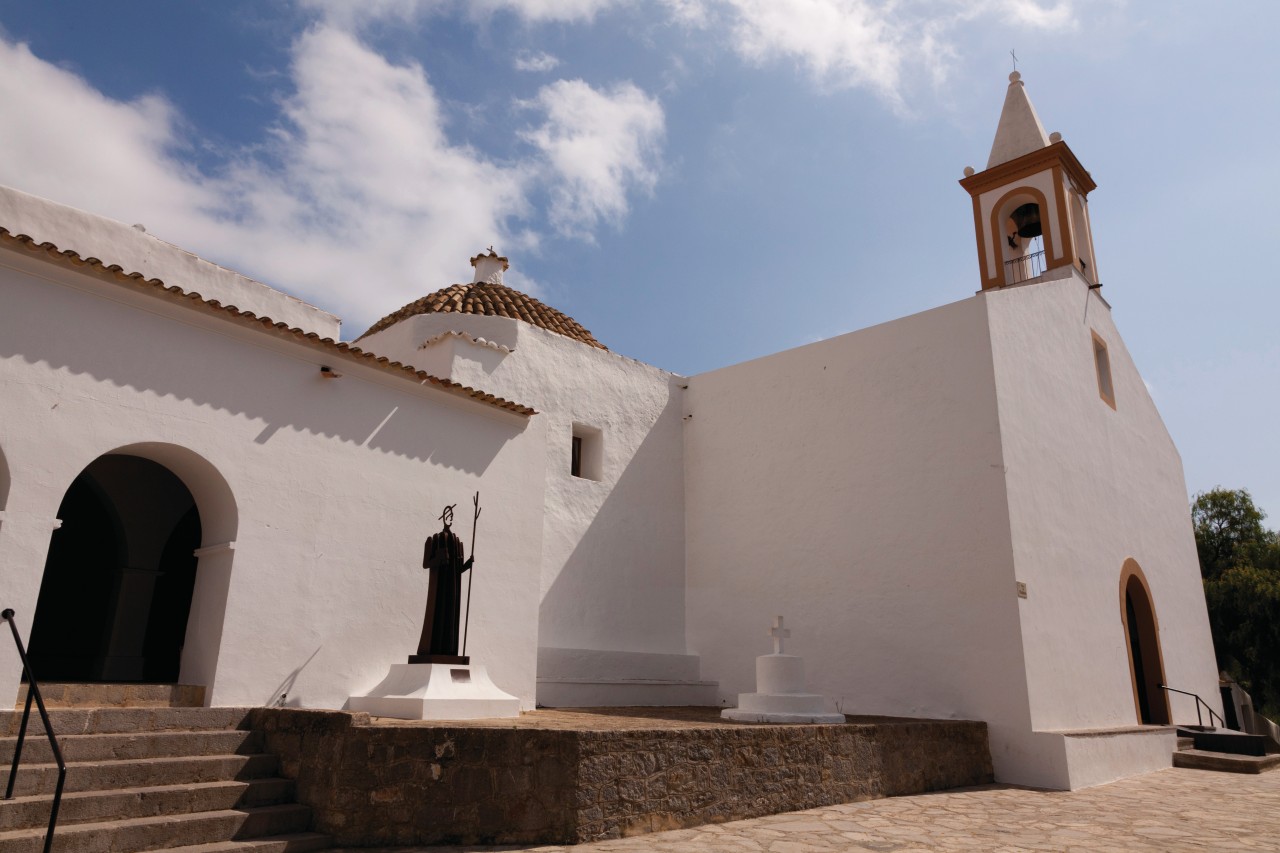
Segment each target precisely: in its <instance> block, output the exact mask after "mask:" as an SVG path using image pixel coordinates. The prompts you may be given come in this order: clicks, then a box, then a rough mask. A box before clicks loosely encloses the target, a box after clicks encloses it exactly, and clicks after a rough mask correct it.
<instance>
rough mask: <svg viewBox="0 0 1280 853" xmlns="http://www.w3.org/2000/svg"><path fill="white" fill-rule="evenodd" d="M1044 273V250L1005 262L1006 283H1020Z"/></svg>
mask: <svg viewBox="0 0 1280 853" xmlns="http://www.w3.org/2000/svg"><path fill="white" fill-rule="evenodd" d="M1042 275H1044V250H1043V249H1041V250H1040V251H1038V252H1032V253H1031V254H1029V255H1023V256H1022V257H1020V258H1014V259H1013V260H1011V261H1005V262H1004V283H1005V284H1018V283H1019V282H1023V281H1030V280H1031V279H1033V278H1039V277H1040V276H1042Z"/></svg>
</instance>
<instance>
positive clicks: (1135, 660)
mask: <svg viewBox="0 0 1280 853" xmlns="http://www.w3.org/2000/svg"><path fill="white" fill-rule="evenodd" d="M1120 620H1121V622H1122V624H1123V625H1124V639H1125V647H1126V649H1127V651H1128V656H1129V677H1130V681H1131V682H1132V685H1133V704H1134V710H1135V712H1136V714H1137V718H1138V722H1139V723H1141V724H1143V725H1168V724H1169V723H1170V722H1172V715H1171V713H1170V711H1169V695H1168V694H1167V693H1166V692H1165V690H1164V679H1165V675H1164V656H1163V655H1162V654H1161V651H1160V623H1159V620H1157V619H1156V611H1155V605H1154V604H1153V603H1152V600H1151V588H1150V587H1149V586H1148V584H1147V578H1146V575H1144V574H1143V572H1142V567H1141V566H1139V565H1138V563H1137V561H1135V560H1132V559H1129V560H1125V562H1124V567H1123V568H1122V569H1121V572H1120Z"/></svg>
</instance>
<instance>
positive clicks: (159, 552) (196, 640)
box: [29, 444, 236, 686]
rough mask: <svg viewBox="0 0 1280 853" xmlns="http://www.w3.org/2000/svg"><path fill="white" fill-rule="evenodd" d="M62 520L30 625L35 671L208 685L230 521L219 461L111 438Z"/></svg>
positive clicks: (60, 676) (44, 675) (71, 493)
mask: <svg viewBox="0 0 1280 853" xmlns="http://www.w3.org/2000/svg"><path fill="white" fill-rule="evenodd" d="M58 518H59V519H60V520H61V522H62V523H61V526H60V527H59V528H58V529H57V530H56V531H55V532H54V534H53V538H52V541H51V543H50V547H49V553H48V557H47V559H46V562H45V570H44V576H43V579H42V582H41V587H40V594H39V598H38V601H37V604H36V612H35V616H34V618H33V622H32V628H31V641H30V644H29V645H30V658H31V663H32V669H33V671H34V672H35V674H36V677H37V678H39V679H41V680H49V681H76V682H153V683H167V682H177V681H179V680H182V681H185V682H187V683H197V684H206V686H208V685H209V684H210V682H211V680H212V674H213V669H214V666H215V665H216V659H217V645H218V644H219V643H220V640H221V621H222V617H223V616H224V614H225V608H226V593H227V585H228V582H229V578H230V575H229V563H230V552H231V550H232V549H233V547H234V542H233V541H232V538H233V537H234V533H235V527H236V517H235V503H234V500H232V499H231V495H230V490H229V488H227V486H226V483H225V481H224V480H223V479H222V478H221V476H220V475H219V474H218V473H217V472H216V470H214V469H213V467H212V466H211V465H210V464H209V463H208V462H207V461H205V460H204V459H202V458H201V457H199V456H197V455H196V454H194V453H192V452H191V451H189V450H186V449H184V448H180V447H176V446H173V445H164V444H145V445H132V446H129V447H123V448H118V449H116V450H114V451H111V452H109V453H107V454H104V455H102V456H99V457H98V458H97V459H95V460H93V461H92V462H91V463H89V465H87V466H86V467H85V468H84V469H83V470H82V471H81V472H80V474H79V475H78V476H77V477H76V478H75V480H74V481H73V482H72V483H71V485H70V486H69V487H68V489H67V492H66V494H65V495H64V496H63V500H62V503H61V505H60V506H59V509H58ZM224 537H225V538H224ZM223 563H225V564H226V565H225V566H224V565H221V564H223ZM209 564H212V565H209ZM211 622H212V623H216V630H212V631H211V630H209V627H210V623H211Z"/></svg>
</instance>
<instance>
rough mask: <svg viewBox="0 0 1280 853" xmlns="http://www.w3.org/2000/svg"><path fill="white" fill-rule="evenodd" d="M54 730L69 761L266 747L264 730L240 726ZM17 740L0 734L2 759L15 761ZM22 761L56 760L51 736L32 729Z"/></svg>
mask: <svg viewBox="0 0 1280 853" xmlns="http://www.w3.org/2000/svg"><path fill="white" fill-rule="evenodd" d="M55 726H56V724H55ZM54 732H55V735H57V737H58V746H59V747H60V748H61V750H62V760H63V761H65V762H67V763H68V764H71V763H73V762H79V761H123V760H125V759H130V758H160V757H166V756H179V755H180V756H193V755H250V754H253V753H256V752H261V751H262V735H261V734H260V733H258V732H251V731H241V730H238V729H230V730H227V731H163V732H151V733H145V734H144V733H141V732H131V733H116V732H112V733H108V734H92V735H59V734H57V729H56V728H55V729H54ZM17 740H18V739H17V738H16V737H5V738H0V763H3V764H10V763H12V761H13V750H14V745H15V744H16V743H17ZM22 761H23V763H26V762H28V761H30V762H32V763H35V764H47V763H49V762H52V761H53V749H52V747H50V745H49V741H48V739H47V738H45V737H44V736H43V735H39V736H36V737H32V736H31V734H30V733H28V734H27V740H26V743H25V744H24V745H23V747H22Z"/></svg>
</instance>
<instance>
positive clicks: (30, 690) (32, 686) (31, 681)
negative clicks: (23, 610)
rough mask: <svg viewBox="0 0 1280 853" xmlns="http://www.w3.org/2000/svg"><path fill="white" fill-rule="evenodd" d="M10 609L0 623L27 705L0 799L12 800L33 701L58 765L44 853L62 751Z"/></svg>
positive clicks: (62, 770)
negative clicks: (18, 664) (13, 650)
mask: <svg viewBox="0 0 1280 853" xmlns="http://www.w3.org/2000/svg"><path fill="white" fill-rule="evenodd" d="M13 616H14V613H13V609H12V608H6V609H5V610H3V611H0V619H3V620H4V621H6V622H8V623H9V630H10V631H12V632H13V642H14V645H16V646H17V647H18V657H19V658H21V659H22V671H23V672H24V673H25V674H26V676H27V704H26V706H25V707H24V708H23V709H22V725H21V726H19V727H18V742H17V743H16V744H14V747H13V766H12V767H10V768H9V786H8V787H7V788H5V792H4V798H5V799H6V800H12V799H13V785H14V783H15V782H16V781H17V780H18V762H19V761H20V760H21V759H22V744H23V742H24V741H25V740H26V738H27V721H28V720H30V719H31V700H32V698H34V699H35V700H36V707H37V708H39V709H40V720H41V722H43V723H44V733H45V735H47V736H48V738H49V748H50V749H52V750H53V760H54V761H56V762H58V787H57V788H55V789H54V792H53V808H51V809H50V810H49V830H48V831H47V832H46V833H45V834H44V853H49V851H50V850H52V849H53V830H54V827H56V826H57V825H58V806H60V805H62V786H63V784H64V783H65V782H66V781H67V763H66V762H65V761H63V760H62V750H61V749H59V748H58V739H57V738H56V737H55V736H54V734H53V725H52V724H50V722H49V712H48V711H46V710H45V707H44V697H42V696H41V695H40V685H39V684H36V677H35V675H34V674H32V672H31V664H30V663H29V662H28V661H27V650H26V649H25V648H23V645H22V637H21V636H20V635H19V634H18V626H17V625H15V624H14V622H13Z"/></svg>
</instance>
